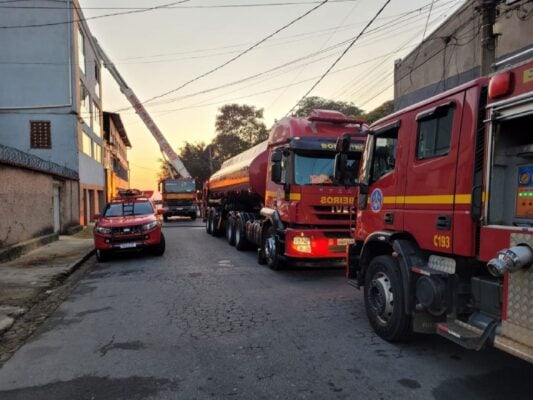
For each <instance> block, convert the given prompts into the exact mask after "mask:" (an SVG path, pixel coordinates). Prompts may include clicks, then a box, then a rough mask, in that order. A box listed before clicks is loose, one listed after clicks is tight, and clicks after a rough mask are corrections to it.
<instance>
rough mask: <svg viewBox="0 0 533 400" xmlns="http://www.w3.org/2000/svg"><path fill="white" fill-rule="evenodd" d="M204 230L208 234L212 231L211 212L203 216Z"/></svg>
mask: <svg viewBox="0 0 533 400" xmlns="http://www.w3.org/2000/svg"><path fill="white" fill-rule="evenodd" d="M205 231H206V232H207V233H208V234H210V235H211V234H212V233H213V226H212V225H211V213H210V212H208V213H207V216H206V218H205Z"/></svg>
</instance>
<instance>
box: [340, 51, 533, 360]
mask: <svg viewBox="0 0 533 400" xmlns="http://www.w3.org/2000/svg"><path fill="white" fill-rule="evenodd" d="M532 127H533V60H530V61H529V62H524V63H522V64H519V65H516V66H515V67H514V68H510V69H508V70H503V71H501V72H499V73H497V74H495V75H493V76H492V77H490V78H489V77H483V78H479V79H477V80H475V81H472V82H469V83H466V84H464V85H462V86H459V87H457V88H454V89H452V90H449V91H448V92H445V93H443V94H440V95H437V96H435V97H433V98H431V99H428V100H425V101H423V102H421V103H418V104H415V105H413V106H410V107H408V108H406V109H404V110H401V111H399V112H397V113H395V114H393V115H390V116H388V117H386V118H384V119H381V120H380V121H377V122H376V123H374V124H373V125H372V126H371V127H370V130H369V132H368V140H367V143H366V148H365V152H364V156H363V160H362V162H361V165H362V167H361V171H360V175H359V179H358V182H355V184H356V185H357V186H358V187H359V196H358V206H357V209H358V214H357V229H356V235H355V239H356V240H355V243H354V244H352V245H350V246H349V249H348V263H347V264H348V268H347V275H348V278H349V279H350V280H351V281H350V282H351V283H352V284H354V285H355V286H357V287H360V286H364V301H365V308H366V313H367V316H368V319H369V321H370V324H371V326H372V327H373V329H374V330H375V332H376V333H377V334H378V335H379V336H381V337H382V338H384V339H386V340H389V341H397V340H401V339H404V338H405V337H406V336H408V335H409V334H410V333H411V332H413V331H414V332H420V333H436V334H438V335H441V336H443V337H445V338H447V339H449V340H451V341H454V342H456V343H457V344H460V345H462V346H463V347H465V348H468V349H475V350H479V349H481V348H482V347H483V346H484V345H486V344H491V345H493V346H494V347H497V348H499V349H501V350H504V351H506V352H508V353H511V354H513V355H515V356H517V357H520V358H522V359H524V360H527V361H529V362H533V267H532V264H533V131H532ZM344 140H345V141H346V142H345V143H342V142H343V141H344ZM348 144H349V138H346V139H341V140H340V143H339V149H342V148H346V146H347V145H348ZM340 154H342V153H340ZM340 154H339V155H340ZM339 164H341V163H339ZM338 170H339V169H337V171H338ZM338 175H339V177H341V178H342V173H338Z"/></svg>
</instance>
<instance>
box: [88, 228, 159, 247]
mask: <svg viewBox="0 0 533 400" xmlns="http://www.w3.org/2000/svg"><path fill="white" fill-rule="evenodd" d="M160 241H161V229H160V228H159V229H154V230H151V231H146V232H142V233H139V234H135V235H120V236H113V235H100V234H98V233H96V232H95V234H94V247H95V248H96V249H98V250H104V251H109V250H113V251H115V250H116V251H119V250H134V249H142V248H146V247H152V246H155V245H157V244H159V242H160Z"/></svg>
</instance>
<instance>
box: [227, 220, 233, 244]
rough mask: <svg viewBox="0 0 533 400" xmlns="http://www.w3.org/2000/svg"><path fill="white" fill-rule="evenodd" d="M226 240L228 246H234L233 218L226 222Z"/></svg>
mask: <svg viewBox="0 0 533 400" xmlns="http://www.w3.org/2000/svg"><path fill="white" fill-rule="evenodd" d="M226 240H227V241H228V244H229V245H230V246H235V218H233V217H229V218H228V219H227V220H226Z"/></svg>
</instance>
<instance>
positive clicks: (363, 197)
mask: <svg viewBox="0 0 533 400" xmlns="http://www.w3.org/2000/svg"><path fill="white" fill-rule="evenodd" d="M399 134H401V132H400V121H399V120H397V121H394V122H392V123H386V124H385V125H384V126H381V127H377V128H376V129H374V130H373V132H372V134H371V135H370V136H369V137H368V139H367V140H368V145H367V146H366V147H365V154H364V155H363V161H362V165H361V176H360V177H359V179H360V181H361V182H365V183H367V184H368V187H365V188H361V189H360V193H359V198H358V207H357V208H358V210H359V211H358V212H359V217H358V220H359V222H360V223H358V224H357V234H356V236H357V238H358V240H364V239H365V238H366V237H367V236H368V235H369V234H371V233H372V232H375V231H381V230H401V229H402V225H403V222H402V216H401V214H399V213H398V210H397V201H396V200H397V197H398V196H399V195H401V191H402V186H403V185H402V183H401V179H402V176H401V175H402V174H401V170H402V166H401V165H400V164H399V162H397V160H398V161H400V160H405V158H406V157H405V156H403V155H401V154H402V152H403V151H404V150H403V149H404V148H407V146H403V147H402V146H399V143H400V142H399V140H398V136H399Z"/></svg>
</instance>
